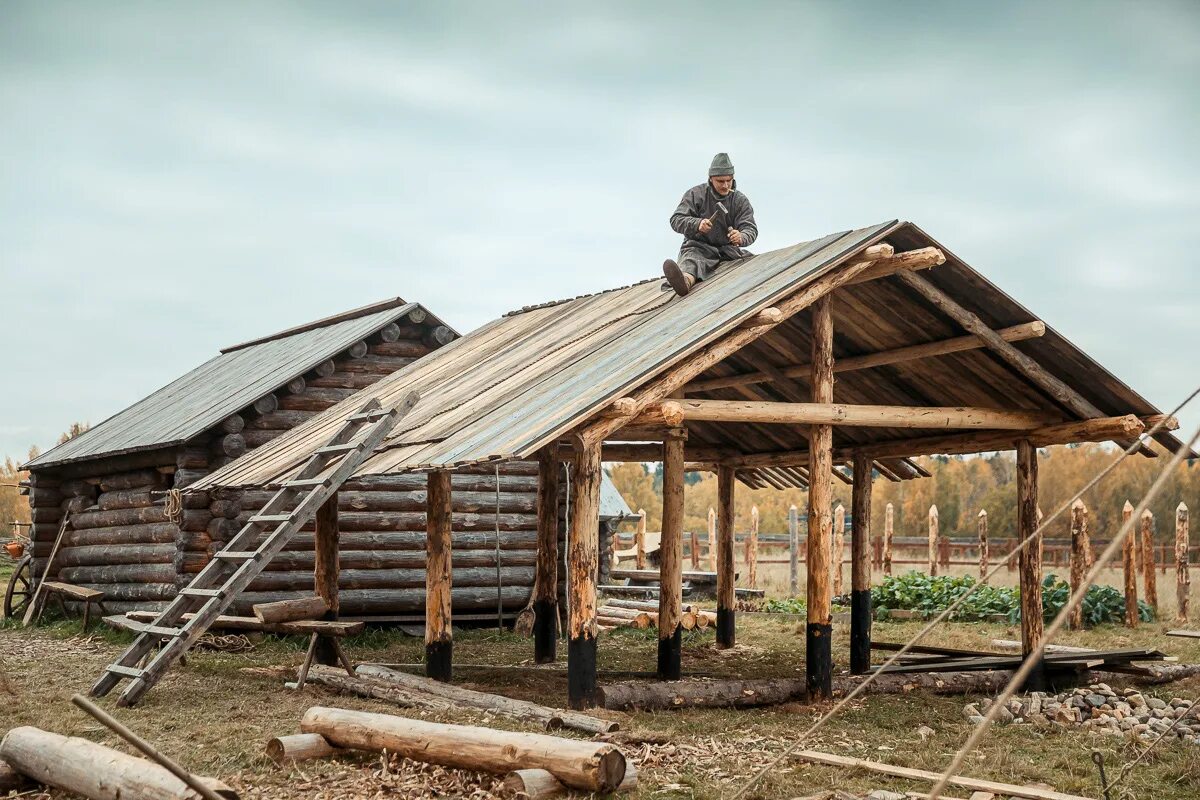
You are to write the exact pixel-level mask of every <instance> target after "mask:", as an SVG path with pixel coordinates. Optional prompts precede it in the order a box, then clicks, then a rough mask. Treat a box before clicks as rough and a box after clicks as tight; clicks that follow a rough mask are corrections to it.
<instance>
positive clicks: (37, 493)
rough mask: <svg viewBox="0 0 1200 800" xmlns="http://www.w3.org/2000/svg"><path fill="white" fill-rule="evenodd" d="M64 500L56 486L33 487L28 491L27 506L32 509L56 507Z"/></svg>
mask: <svg viewBox="0 0 1200 800" xmlns="http://www.w3.org/2000/svg"><path fill="white" fill-rule="evenodd" d="M64 499H65V496H64V495H63V493H62V491H60V490H59V488H58V487H57V486H33V487H30V489H29V505H31V506H32V507H34V508H37V507H39V506H57V505H58V504H59V503H61V502H62V501H63V500H64Z"/></svg>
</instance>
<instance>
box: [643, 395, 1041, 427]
mask: <svg viewBox="0 0 1200 800" xmlns="http://www.w3.org/2000/svg"><path fill="white" fill-rule="evenodd" d="M666 406H675V407H678V408H680V409H681V410H682V414H683V419H684V420H687V421H689V422H739V423H758V424H783V425H854V426H859V427H877V428H979V429H989V430H1020V431H1026V430H1033V429H1036V428H1040V427H1044V426H1045V425H1047V424H1049V423H1051V422H1053V421H1054V420H1051V419H1048V418H1047V416H1048V415H1047V414H1045V413H1044V412H1040V411H1011V410H1006V409H992V408H968V407H958V406H954V407H918V406H880V405H848V404H843V403H773V402H768V401H761V400H691V399H687V400H667V401H664V402H663V403H656V404H651V405H650V406H648V407H647V409H646V411H645V412H643V413H644V414H650V415H653V414H654V413H655V412H656V410H658V409H660V408H664V407H666ZM639 419H640V418H639Z"/></svg>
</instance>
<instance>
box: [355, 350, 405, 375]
mask: <svg viewBox="0 0 1200 800" xmlns="http://www.w3.org/2000/svg"><path fill="white" fill-rule="evenodd" d="M414 360H415V359H412V358H392V357H391V356H381V355H368V356H363V357H362V358H359V359H355V360H354V361H346V362H344V363H343V364H341V365H339V366H338V369H340V370H341V371H342V372H357V373H361V374H363V375H380V376H382V375H391V374H392V373H393V372H397V371H399V370H401V369H403V368H404V367H407V366H408V365H409V364H411V363H412V362H413V361H414Z"/></svg>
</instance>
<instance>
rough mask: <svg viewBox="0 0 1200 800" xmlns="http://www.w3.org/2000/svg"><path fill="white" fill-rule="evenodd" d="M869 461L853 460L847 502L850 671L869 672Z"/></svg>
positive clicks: (870, 471) (867, 459) (870, 479)
mask: <svg viewBox="0 0 1200 800" xmlns="http://www.w3.org/2000/svg"><path fill="white" fill-rule="evenodd" d="M872 472H873V470H872V467H871V459H870V458H869V457H868V456H865V455H862V454H857V455H855V456H854V488H853V490H852V498H851V502H850V518H851V520H852V521H853V527H852V528H851V532H850V554H851V555H850V671H851V672H852V673H854V674H855V675H863V674H865V673H866V672H867V671H868V670H870V668H871V550H870V542H871V482H872Z"/></svg>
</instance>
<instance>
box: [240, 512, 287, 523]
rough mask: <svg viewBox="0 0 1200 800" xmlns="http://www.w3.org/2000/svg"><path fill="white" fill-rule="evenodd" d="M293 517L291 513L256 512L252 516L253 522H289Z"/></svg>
mask: <svg viewBox="0 0 1200 800" xmlns="http://www.w3.org/2000/svg"><path fill="white" fill-rule="evenodd" d="M291 518H292V515H291V514H255V515H254V516H253V517H251V518H250V521H251V522H287V521H288V520H289V519H291Z"/></svg>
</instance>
